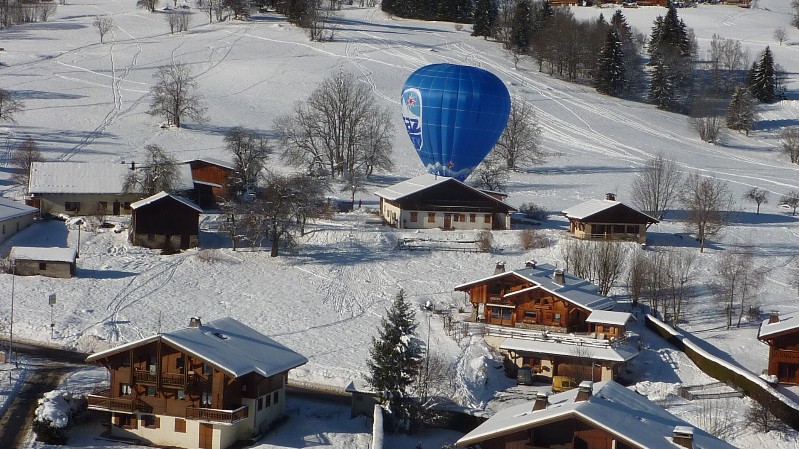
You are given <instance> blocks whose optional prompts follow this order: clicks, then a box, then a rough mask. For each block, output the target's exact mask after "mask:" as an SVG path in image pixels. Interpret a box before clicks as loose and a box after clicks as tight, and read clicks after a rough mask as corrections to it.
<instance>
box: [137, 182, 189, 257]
mask: <svg viewBox="0 0 799 449" xmlns="http://www.w3.org/2000/svg"><path fill="white" fill-rule="evenodd" d="M132 208H133V214H132V217H131V224H130V241H131V243H133V244H134V245H137V246H144V247H146V248H161V249H164V248H173V249H178V248H179V249H188V248H194V247H196V246H198V245H199V234H200V224H199V223H200V209H199V208H198V207H197V206H195V205H193V204H191V203H189V202H188V201H186V200H182V199H178V198H176V197H173V196H172V195H168V194H165V193H164V192H161V193H160V194H156V195H154V196H152V197H150V198H145V199H144V200H142V201H138V202H136V203H133V205H132Z"/></svg>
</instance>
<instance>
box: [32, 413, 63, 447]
mask: <svg viewBox="0 0 799 449" xmlns="http://www.w3.org/2000/svg"><path fill="white" fill-rule="evenodd" d="M33 431H34V432H35V433H36V441H41V442H42V443H45V444H57V445H63V444H66V443H67V434H68V433H69V429H67V428H66V427H55V426H54V425H53V422H52V421H50V420H49V419H45V420H44V421H39V420H36V421H33Z"/></svg>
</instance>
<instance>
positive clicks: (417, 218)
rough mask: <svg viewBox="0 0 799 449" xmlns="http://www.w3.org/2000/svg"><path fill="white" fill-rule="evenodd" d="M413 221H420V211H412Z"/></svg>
mask: <svg viewBox="0 0 799 449" xmlns="http://www.w3.org/2000/svg"><path fill="white" fill-rule="evenodd" d="M411 221H412V222H416V221H419V212H411Z"/></svg>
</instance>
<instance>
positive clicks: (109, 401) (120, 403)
mask: <svg viewBox="0 0 799 449" xmlns="http://www.w3.org/2000/svg"><path fill="white" fill-rule="evenodd" d="M88 401H89V408H90V409H93V410H104V411H110V412H128V413H133V412H144V413H152V411H153V408H152V407H151V406H149V405H147V404H146V403H144V402H142V401H140V400H137V399H133V398H125V397H118V398H112V397H111V390H100V391H95V392H93V393H91V394H89V396H88Z"/></svg>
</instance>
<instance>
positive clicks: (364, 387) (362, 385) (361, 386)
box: [344, 379, 377, 394]
mask: <svg viewBox="0 0 799 449" xmlns="http://www.w3.org/2000/svg"><path fill="white" fill-rule="evenodd" d="M344 391H346V392H347V393H365V394H377V392H376V391H375V389H374V387H372V386H371V385H370V384H369V382H367V381H365V380H363V379H353V380H352V382H350V383H349V384H347V388H345V389H344Z"/></svg>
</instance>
